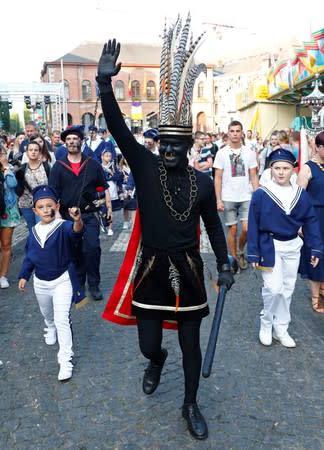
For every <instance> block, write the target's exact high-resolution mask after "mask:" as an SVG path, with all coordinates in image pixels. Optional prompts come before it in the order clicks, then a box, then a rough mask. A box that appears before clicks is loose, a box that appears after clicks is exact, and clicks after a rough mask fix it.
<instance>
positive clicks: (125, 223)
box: [123, 222, 128, 230]
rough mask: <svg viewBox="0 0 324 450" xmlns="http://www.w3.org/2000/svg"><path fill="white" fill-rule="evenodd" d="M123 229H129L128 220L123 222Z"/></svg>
mask: <svg viewBox="0 0 324 450" xmlns="http://www.w3.org/2000/svg"><path fill="white" fill-rule="evenodd" d="M123 230H128V222H124V223H123Z"/></svg>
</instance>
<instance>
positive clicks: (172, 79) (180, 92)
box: [159, 13, 207, 136]
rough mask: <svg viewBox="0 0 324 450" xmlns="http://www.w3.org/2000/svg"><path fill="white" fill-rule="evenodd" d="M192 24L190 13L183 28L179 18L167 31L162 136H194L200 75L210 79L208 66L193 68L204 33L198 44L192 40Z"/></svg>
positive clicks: (162, 69)
mask: <svg viewBox="0 0 324 450" xmlns="http://www.w3.org/2000/svg"><path fill="white" fill-rule="evenodd" d="M190 22H191V16H190V13H189V14H188V17H187V19H186V22H185V24H184V26H183V27H182V20H181V18H180V16H178V18H177V20H176V22H175V24H174V25H172V26H171V27H170V28H169V29H167V27H166V26H165V27H164V32H163V44H162V51H161V64H160V98H159V103H160V118H159V133H160V135H163V134H164V135H170V134H172V135H183V136H189V135H190V136H191V133H192V112H191V103H192V95H193V89H194V84H195V81H196V79H197V77H198V75H199V74H200V73H201V72H204V73H205V74H206V75H207V69H206V66H205V64H194V55H195V53H196V51H197V50H198V48H199V46H200V44H201V43H202V37H203V36H204V34H205V33H202V34H201V35H200V36H199V37H198V38H197V39H196V40H195V41H194V40H193V37H192V36H191V37H190V40H189V32H190ZM188 41H189V44H188ZM187 44H188V45H187Z"/></svg>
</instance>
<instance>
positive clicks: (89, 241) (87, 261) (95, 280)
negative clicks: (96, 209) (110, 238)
mask: <svg viewBox="0 0 324 450" xmlns="http://www.w3.org/2000/svg"><path fill="white" fill-rule="evenodd" d="M82 220H83V222H84V226H85V232H84V235H83V240H82V243H81V245H80V246H79V248H78V249H77V252H78V255H77V258H76V261H75V263H76V269H77V272H78V275H79V279H80V283H81V285H85V283H86V281H88V285H89V286H99V283H100V259H101V248H100V239H99V235H100V227H99V222H98V220H97V218H96V217H95V215H94V214H91V213H90V214H82Z"/></svg>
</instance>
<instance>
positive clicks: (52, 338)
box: [44, 327, 56, 345]
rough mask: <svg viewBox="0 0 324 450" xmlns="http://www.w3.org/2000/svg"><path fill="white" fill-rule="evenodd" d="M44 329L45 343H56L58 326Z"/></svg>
mask: <svg viewBox="0 0 324 450" xmlns="http://www.w3.org/2000/svg"><path fill="white" fill-rule="evenodd" d="M44 331H45V334H44V338H45V343H46V344H47V345H54V344H56V328H55V327H51V328H44Z"/></svg>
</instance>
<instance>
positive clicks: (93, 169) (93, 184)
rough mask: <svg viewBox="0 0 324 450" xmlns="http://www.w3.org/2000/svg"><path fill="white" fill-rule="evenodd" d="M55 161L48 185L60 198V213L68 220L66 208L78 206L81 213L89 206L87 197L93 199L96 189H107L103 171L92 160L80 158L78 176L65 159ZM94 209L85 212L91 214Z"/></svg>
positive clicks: (83, 156) (84, 157)
mask: <svg viewBox="0 0 324 450" xmlns="http://www.w3.org/2000/svg"><path fill="white" fill-rule="evenodd" d="M62 162H63V163H64V164H65V165H62V163H61V162H60V161H56V162H55V164H54V166H53V167H52V170H51V173H50V177H49V181H48V184H49V185H50V186H51V187H53V188H54V189H55V190H56V192H57V193H58V196H59V198H60V205H61V207H60V212H61V214H62V215H63V217H64V218H66V219H69V215H68V208H72V206H79V207H80V208H81V211H82V212H85V211H84V207H85V206H87V205H89V197H87V196H86V194H88V196H90V198H91V200H92V199H94V198H95V197H94V195H95V193H96V188H97V187H98V186H102V187H103V188H104V189H107V188H108V184H107V181H106V179H105V174H104V171H103V169H102V167H101V165H100V164H98V163H97V161H95V160H94V159H92V158H89V159H88V158H86V156H85V155H83V154H82V156H81V170H80V173H79V175H78V176H77V175H75V174H74V173H73V171H72V168H71V169H69V168H70V167H71V164H70V162H69V160H68V158H67V157H64V158H62ZM94 210H95V208H89V209H88V210H87V212H93V211H94Z"/></svg>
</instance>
